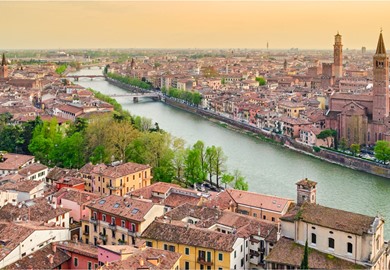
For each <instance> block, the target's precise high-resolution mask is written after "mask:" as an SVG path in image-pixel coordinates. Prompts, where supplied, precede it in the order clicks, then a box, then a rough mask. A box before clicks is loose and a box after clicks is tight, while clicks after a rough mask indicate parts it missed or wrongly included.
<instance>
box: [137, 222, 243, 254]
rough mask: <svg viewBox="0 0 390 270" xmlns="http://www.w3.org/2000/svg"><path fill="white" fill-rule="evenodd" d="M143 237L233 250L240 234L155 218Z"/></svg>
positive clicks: (227, 250) (228, 250)
mask: <svg viewBox="0 0 390 270" xmlns="http://www.w3.org/2000/svg"><path fill="white" fill-rule="evenodd" d="M141 237H142V238H146V239H154V240H158V241H165V242H170V243H177V244H183V245H188V246H195V247H203V248H210V249H215V250H221V251H226V252H232V251H233V245H234V243H235V242H236V239H237V237H238V236H237V235H236V234H226V233H221V232H217V231H212V230H209V229H204V228H198V227H194V226H189V224H188V225H187V226H186V225H183V224H178V223H176V224H173V223H165V220H155V221H153V222H152V223H151V224H150V225H149V227H148V228H146V230H145V231H144V232H143V233H142V236H141Z"/></svg>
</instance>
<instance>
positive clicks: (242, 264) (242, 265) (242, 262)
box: [241, 258, 244, 267]
mask: <svg viewBox="0 0 390 270" xmlns="http://www.w3.org/2000/svg"><path fill="white" fill-rule="evenodd" d="M241 267H244V258H242V259H241Z"/></svg>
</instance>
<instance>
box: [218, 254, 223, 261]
mask: <svg viewBox="0 0 390 270" xmlns="http://www.w3.org/2000/svg"><path fill="white" fill-rule="evenodd" d="M218 261H220V262H222V261H223V254H222V253H218Z"/></svg>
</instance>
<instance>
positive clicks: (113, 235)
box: [111, 230, 115, 238]
mask: <svg viewBox="0 0 390 270" xmlns="http://www.w3.org/2000/svg"><path fill="white" fill-rule="evenodd" d="M111 233H112V238H115V231H114V230H112V231H111Z"/></svg>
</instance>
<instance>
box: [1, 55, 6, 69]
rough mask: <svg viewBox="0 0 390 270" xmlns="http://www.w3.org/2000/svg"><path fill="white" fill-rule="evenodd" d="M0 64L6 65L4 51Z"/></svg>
mask: <svg viewBox="0 0 390 270" xmlns="http://www.w3.org/2000/svg"><path fill="white" fill-rule="evenodd" d="M1 65H2V66H6V65H7V60H6V59H5V53H3V59H2V60H1Z"/></svg>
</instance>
